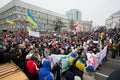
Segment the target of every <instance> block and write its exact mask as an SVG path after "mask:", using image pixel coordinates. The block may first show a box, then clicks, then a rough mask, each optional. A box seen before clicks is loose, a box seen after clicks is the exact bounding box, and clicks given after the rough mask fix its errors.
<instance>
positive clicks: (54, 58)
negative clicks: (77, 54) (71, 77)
mask: <svg viewBox="0 0 120 80" xmlns="http://www.w3.org/2000/svg"><path fill="white" fill-rule="evenodd" d="M69 57H70V56H69V55H55V54H52V55H51V56H50V61H51V68H53V66H54V65H55V64H56V63H58V62H61V68H62V72H64V71H66V70H68V69H69V67H70V62H69Z"/></svg>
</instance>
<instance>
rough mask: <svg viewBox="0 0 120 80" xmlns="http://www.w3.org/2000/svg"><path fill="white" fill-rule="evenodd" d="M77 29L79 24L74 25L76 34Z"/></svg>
mask: <svg viewBox="0 0 120 80" xmlns="http://www.w3.org/2000/svg"><path fill="white" fill-rule="evenodd" d="M77 27H78V24H75V25H74V32H76V30H77Z"/></svg>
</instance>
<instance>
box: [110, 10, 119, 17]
mask: <svg viewBox="0 0 120 80" xmlns="http://www.w3.org/2000/svg"><path fill="white" fill-rule="evenodd" d="M114 15H120V10H119V11H117V12H115V13H113V14H112V15H111V16H114Z"/></svg>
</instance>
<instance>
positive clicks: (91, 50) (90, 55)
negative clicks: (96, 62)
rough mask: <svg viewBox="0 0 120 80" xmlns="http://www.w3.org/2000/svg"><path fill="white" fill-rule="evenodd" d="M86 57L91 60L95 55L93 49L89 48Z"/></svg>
mask: <svg viewBox="0 0 120 80" xmlns="http://www.w3.org/2000/svg"><path fill="white" fill-rule="evenodd" d="M86 55H87V59H90V58H92V57H93V56H94V55H95V54H94V53H93V49H92V48H91V47H89V48H88V52H87V53H86Z"/></svg>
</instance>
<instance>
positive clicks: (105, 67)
mask: <svg viewBox="0 0 120 80" xmlns="http://www.w3.org/2000/svg"><path fill="white" fill-rule="evenodd" d="M118 69H120V57H118V56H117V58H116V59H111V58H109V60H108V61H107V62H103V63H102V66H101V67H100V70H96V72H95V78H96V80H106V79H107V77H108V76H109V75H110V73H112V72H113V71H115V70H118Z"/></svg>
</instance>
